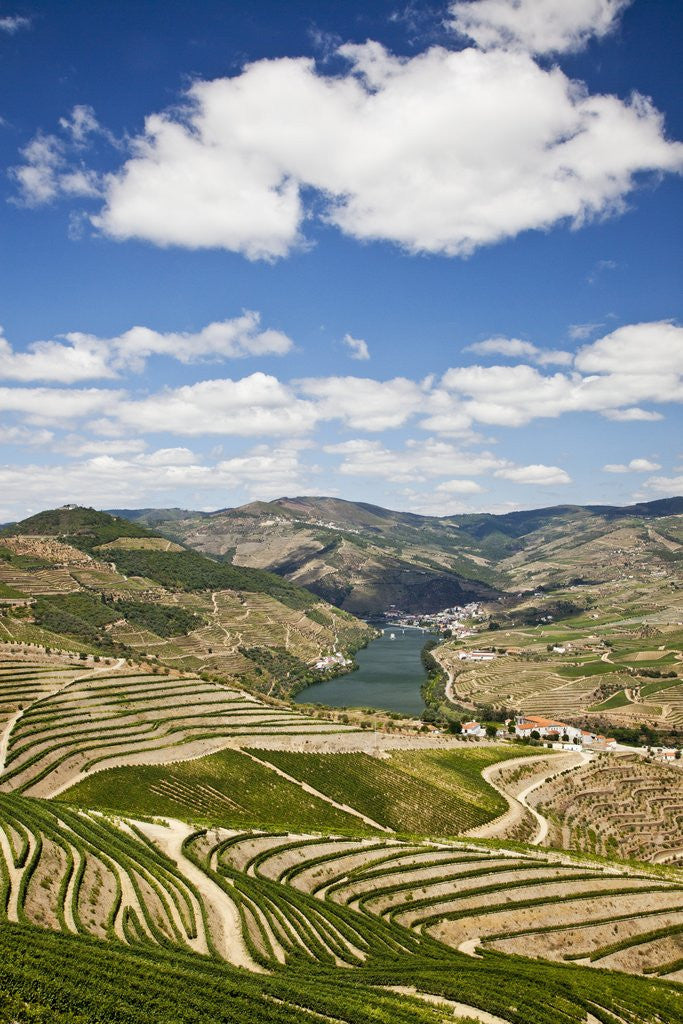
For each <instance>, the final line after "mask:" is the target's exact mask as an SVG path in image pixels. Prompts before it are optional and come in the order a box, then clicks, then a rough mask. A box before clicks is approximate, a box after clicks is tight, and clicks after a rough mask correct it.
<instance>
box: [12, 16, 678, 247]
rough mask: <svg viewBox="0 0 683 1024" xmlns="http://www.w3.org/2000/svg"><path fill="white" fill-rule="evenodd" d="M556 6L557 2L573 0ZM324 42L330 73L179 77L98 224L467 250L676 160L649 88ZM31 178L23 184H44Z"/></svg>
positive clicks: (504, 58)
mask: <svg viewBox="0 0 683 1024" xmlns="http://www.w3.org/2000/svg"><path fill="white" fill-rule="evenodd" d="M541 2H543V5H544V7H546V6H547V3H548V0H533V3H534V4H539V3H541ZM561 2H562V5H563V7H564V6H566V8H567V9H569V10H570V11H571V10H572V9H573V8H574V7H576V3H577V2H579V0H576V2H574V3H572V4H566V5H565V4H564V0H561ZM595 2H596V3H597V2H598V0H595ZM558 4H559V0H558ZM587 5H588V0H580V7H581V9H582V10H583V11H584V14H582V15H581V18H583V17H584V16H585V9H586V7H587ZM592 6H593V4H591V7H592ZM615 6H616V4H615V3H610V2H609V0H602V2H601V3H600V7H601V8H603V7H604V8H607V7H609V8H610V9H611V8H614V7H615ZM523 7H524V11H523V13H525V9H526V8H527V3H526V2H524V5H523ZM591 17H593V15H591ZM566 20H567V19H565V21H566ZM568 20H569V21H571V20H572V16H571V15H570V16H568ZM575 20H577V21H579V22H580V21H581V19H580V18H578V16H577V18H576V19H575ZM593 27H594V28H599V24H598V22H596V21H595V19H593ZM562 32H563V38H566V36H565V35H564V29H563V30H562ZM338 52H339V55H340V56H341V57H343V58H345V59H346V60H347V61H348V65H349V68H348V71H347V72H346V73H342V74H338V75H335V76H331V75H329V74H323V73H320V72H319V70H318V69H317V68H316V65H315V63H314V61H312V60H310V59H307V58H281V59H273V60H260V61H256V62H255V63H253V64H250V65H248V66H247V67H245V69H244V70H243V71H242V72H241V74H239V75H236V76H234V77H232V78H221V79H216V80H214V81H199V82H196V83H194V84H193V85H192V86H191V88H190V89H189V90H188V93H187V95H186V97H185V103H184V106H183V107H182V108H181V109H180V110H179V109H178V108H174V109H172V110H168V111H165V112H162V113H157V114H152V115H151V116H149V117H148V118H147V120H146V122H145V130H144V133H143V134H142V135H141V136H140V137H138V138H137V139H136V140H134V142H133V145H132V155H131V156H130V157H129V159H128V160H127V161H126V162H125V163H124V165H123V166H122V167H121V168H120V169H119V170H118V171H116V172H115V173H113V174H111V175H109V177H108V178H107V179H106V183H105V188H106V202H105V205H104V207H103V209H102V210H101V211H100V213H99V214H98V215H97V216H96V217H95V218H94V223H95V224H96V226H98V227H99V229H100V230H101V231H102V232H103V233H104V234H107V235H109V236H110V237H112V238H115V239H119V240H123V239H130V238H141V239H145V240H147V241H151V242H153V243H154V244H156V245H160V246H169V245H180V246H185V247H187V248H191V249H196V248H223V249H228V250H231V251H235V252H240V253H243V254H244V255H245V256H246V257H247V258H249V259H276V258H278V257H283V256H285V255H287V254H288V253H289V252H290V251H291V250H292V249H293V248H295V247H297V246H300V245H301V244H302V237H301V231H302V227H303V224H304V222H305V219H306V218H307V217H309V216H314V215H319V216H321V217H322V219H323V220H325V221H326V222H328V223H330V224H333V225H336V227H338V228H339V229H340V230H341V231H343V232H344V233H346V234H348V235H351V236H352V237H355V238H358V239H363V240H369V239H383V240H388V241H391V242H394V243H396V244H398V245H400V246H402V247H404V248H405V249H407V250H409V251H413V252H433V253H444V254H446V255H450V256H454V255H467V254H469V253H471V252H472V251H473V250H475V249H476V248H478V247H479V246H482V245H486V244H491V243H494V242H497V241H499V240H501V239H505V238H511V237H514V236H515V235H517V234H518V233H519V232H521V231H525V230H529V229H541V230H543V229H547V228H549V227H551V226H552V225H554V224H557V223H558V222H561V221H566V220H568V221H571V222H572V223H573V224H574V225H581V224H582V223H584V222H585V221H586V220H589V219H590V218H593V217H597V216H603V215H606V214H610V213H614V212H616V211H619V210H621V209H622V206H623V203H624V198H625V196H626V195H627V194H628V193H629V192H630V191H631V190H632V189H633V188H634V186H635V183H636V181H635V179H636V176H637V175H639V174H641V172H646V171H655V172H664V171H674V170H680V168H681V166H682V164H683V157H682V154H683V147H682V146H680V145H678V144H674V143H671V142H669V141H667V139H666V138H665V135H664V129H663V123H662V118H661V115H660V114H659V113H658V111H657V110H655V109H654V107H653V106H652V104H651V103H650V102H649V101H648V100H647V99H645V98H644V97H642V96H639V95H637V94H636V95H633V96H632V97H630V98H629V99H628V100H626V101H623V100H621V99H619V98H617V97H615V96H609V95H594V96H593V95H590V94H589V93H588V92H587V91H586V89H585V87H584V86H582V85H580V84H579V83H577V82H576V81H573V80H571V79H570V78H568V77H567V76H566V75H565V74H564V73H563V72H562V71H561V70H560V69H559V68H558V67H552V68H544V67H541V66H540V65H539V64H537V63H536V62H535V61H534V60H533V59H532V57H530V56H529V55H528V54H525V53H520V52H508V51H506V50H491V51H488V52H482V51H480V50H476V49H473V48H469V49H464V50H460V51H449V50H447V49H444V48H441V47H432V48H431V49H429V50H426V51H424V52H423V53H420V54H418V55H417V56H414V57H409V58H408V57H398V56H394V55H392V54H390V53H389V52H388V51H387V50H385V49H384V48H383V47H382V46H381V45H380V44H379V43H376V42H367V43H365V44H363V45H351V44H347V45H345V46H342V47H340V49H339V51H338ZM29 164H30V161H29ZM50 170H51V169H50V167H49V166H48V172H50ZM17 175H18V176H19V180H20V181H22V180H23V179H22V177H21V170H20V171H18V172H17ZM47 179H48V187H47V189H46V188H45V187H43V188H42V189H37V192H38V193H39V194H40V195H42V196H45V197H46V198H51V196H50V194H49V193H50V173H48V174H47ZM24 184H25V186H26V183H25V182H24ZM52 188H53V191H54V185H52ZM309 193H310V194H311V196H312V202H311V204H310V205H309V204H308V201H307V197H308V195H309Z"/></svg>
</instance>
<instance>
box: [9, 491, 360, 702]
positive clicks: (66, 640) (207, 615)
mask: <svg viewBox="0 0 683 1024" xmlns="http://www.w3.org/2000/svg"><path fill="white" fill-rule="evenodd" d="M0 588H4V592H5V594H6V595H8V596H5V598H4V599H3V602H2V604H0V639H2V638H6V639H7V640H9V641H12V640H14V641H20V642H28V643H37V644H42V645H43V646H45V647H50V648H53V649H65V650H74V651H81V652H86V653H93V654H94V653H99V654H103V653H104V654H109V655H116V656H118V655H124V656H135V657H137V658H144V657H150V658H154V659H157V660H158V661H160V662H163V663H165V664H168V665H172V666H173V667H176V668H180V669H183V670H185V671H202V672H205V673H209V674H211V675H212V676H213V677H215V678H220V679H223V680H230V679H232V680H234V681H239V682H240V683H241V684H243V685H247V686H249V687H250V688H251V689H253V690H257V691H262V692H266V693H269V694H271V695H274V696H287V695H289V694H290V693H292V692H296V690H298V689H301V688H302V687H303V686H306V685H307V684H308V683H310V682H314V681H316V680H318V679H320V678H324V677H325V675H326V674H329V673H330V672H334V671H338V670H339V669H338V668H337V669H335V668H334V667H333V668H332V669H330V670H328V671H327V672H325V671H322V672H321V671H320V670H317V669H315V668H314V666H315V663H316V662H317V661H319V660H320V659H321V658H322V657H324V656H325V655H329V654H333V653H337V654H340V655H341V654H344V655H350V654H352V653H353V652H354V651H355V650H357V649H358V647H359V646H362V645H363V644H364V643H366V642H367V640H368V639H369V638H370V637H371V636H372V630H371V629H370V628H369V627H368V626H367V625H366V624H365V623H362V622H360V621H359V620H357V619H354V618H353V616H351V615H348V614H346V613H344V612H341V611H340V610H338V609H336V608H334V607H332V606H331V605H327V604H325V602H323V601H321V600H319V599H318V598H316V597H314V596H313V595H312V594H310V593H309V592H308V591H305V590H303V589H301V588H300V587H297V586H295V585H293V584H291V583H289V582H287V581H286V580H282V579H281V578H280V577H278V576H274V575H272V574H270V573H266V572H262V571H260V570H255V569H249V568H239V567H233V566H231V565H229V564H227V563H225V562H219V561H216V560H212V559H208V558H204V557H203V556H201V555H199V554H197V553H196V552H194V551H189V550H187V549H185V548H183V547H181V546H180V545H178V544H174V543H172V542H171V541H169V540H167V539H166V538H163V537H159V536H157V535H154V534H152V533H150V531H148V530H146V529H144V528H143V527H140V526H137V525H135V524H132V523H130V522H128V521H127V520H125V519H117V518H115V517H112V516H109V515H106V514H105V513H100V512H96V511H94V510H93V509H79V508H67V509H56V510H53V511H51V512H44V513H39V514H38V515H37V516H33V517H31V518H30V519H28V520H25V521H24V522H22V523H18V524H15V525H14V526H12V527H11V528H8V529H6V530H4V531H2V536H1V537H0ZM0 596H1V595H0ZM13 596H14V598H15V599H16V600H14V601H13V600H12V597H13Z"/></svg>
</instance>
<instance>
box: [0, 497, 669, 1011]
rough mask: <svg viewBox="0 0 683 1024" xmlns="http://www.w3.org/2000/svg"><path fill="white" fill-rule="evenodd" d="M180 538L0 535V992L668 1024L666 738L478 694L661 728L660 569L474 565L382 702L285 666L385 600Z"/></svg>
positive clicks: (29, 524) (326, 650) (96, 526)
mask: <svg viewBox="0 0 683 1024" xmlns="http://www.w3.org/2000/svg"><path fill="white" fill-rule="evenodd" d="M184 543H185V542H184V541H182V540H180V539H172V538H170V537H163V536H162V535H160V534H157V533H155V532H154V530H150V529H148V528H147V526H144V525H142V524H141V523H136V522H133V521H131V520H130V519H126V518H121V517H119V518H116V517H112V516H109V515H106V514H103V513H95V512H93V511H92V510H88V509H67V510H64V509H62V510H55V511H54V512H51V513H44V514H40V515H39V516H38V517H33V519H32V520H27V521H25V522H24V523H20V524H16V525H15V526H12V527H9V528H8V529H6V530H5V532H4V534H3V536H2V537H1V538H0V554H1V556H2V557H1V558H0V575H2V584H3V586H4V588H6V590H5V594H4V595H3V598H2V600H3V607H2V614H0V632H2V634H3V639H4V643H2V644H0V730H1V738H0V918H1V923H0V943H2V948H3V958H2V966H0V1009H2V1012H3V1013H5V1016H6V1019H8V1020H14V1019H16V1020H17V1021H20V1022H21V1024H24V1019H26V1021H27V1022H28V1020H29V1019H31V1020H33V1019H35V1020H38V1021H40V1022H41V1024H42V1021H45V1024H47V1022H48V1021H49V1022H50V1024H52V1022H53V1021H57V1022H58V1024H82V1022H81V1019H79V1018H78V1016H76V1015H74V1014H75V1011H74V1009H73V1007H74V1006H77V1007H78V1008H79V1010H78V1012H79V1013H81V1014H84V1015H85V1018H84V1019H85V1020H87V1021H88V1022H89V1021H90V1020H91V1019H92V1020H94V1019H96V1018H94V1017H92V1013H93V1012H95V1011H94V1006H95V1003H94V1000H95V998H96V1001H97V1007H98V1009H97V1013H99V1014H101V1013H102V1012H105V1011H106V1016H107V1019H108V1020H111V1021H114V1022H117V1021H121V1022H122V1024H124V1022H125V1024H133V1021H137V1020H139V1019H148V1020H151V1021H152V1022H154V1024H168V1022H169V1021H174V1024H176V1022H178V1024H198V1022H199V1021H204V1020H212V1021H213V1020H216V1021H222V1020H225V1021H226V1022H227V1021H228V1020H230V1021H231V1022H232V1021H234V1020H235V1019H240V1017H239V1014H240V1013H241V1014H242V1019H244V1020H247V1019H248V1020H249V1021H259V1020H262V1019H263V1020H264V1021H265V1019H266V1018H267V1019H268V1020H269V1021H272V1020H278V1021H280V1022H282V1024H284V1022H287V1024H289V1022H290V1021H291V1024H304V1022H305V1024H317V1022H319V1021H320V1020H321V1019H324V1020H328V1019H330V1018H332V1019H334V1020H335V1021H342V1022H344V1024H346V1022H348V1024H359V1022H360V1024H365V1022H367V1024H371V1022H372V1024H376V1022H377V1021H387V1022H389V1021H392V1024H393V1022H394V1021H399V1022H401V1024H412V1022H416V1024H417V1022H424V1024H437V1022H444V1021H445V1020H446V1019H449V1020H452V1019H456V1020H459V1021H462V1022H467V1024H469V1022H471V1021H475V1022H477V1024H484V1022H486V1024H490V1022H491V1021H495V1022H496V1024H556V1022H557V1021H558V1020H562V1021H566V1022H568V1024H573V1022H576V1024H579V1022H581V1024H586V1022H592V1024H595V1022H600V1024H612V1021H615V1020H618V1021H619V1022H620V1024H644V1022H648V1024H650V1022H654V1021H657V1022H658V1024H660V1022H661V1024H677V1021H678V1020H679V1019H680V1017H681V1013H682V1012H683V989H682V988H681V982H683V848H682V846H681V842H680V821H681V813H683V810H682V809H683V785H682V782H681V780H682V779H683V774H682V769H681V767H680V762H678V761H675V760H672V761H671V762H670V763H666V764H665V763H663V762H661V761H659V760H657V757H656V756H655V754H654V753H648V749H647V747H646V745H645V744H646V743H647V742H648V736H649V734H648V735H646V736H641V737H640V738H639V745H637V746H636V747H635V748H634V750H633V751H632V750H629V749H627V748H626V747H625V746H624V744H620V745H619V750H618V751H617V752H609V753H601V752H599V751H598V750H597V749H595V750H593V749H591V748H590V747H589V746H587V747H585V748H584V749H583V750H580V751H579V752H578V753H577V752H574V751H572V750H570V749H565V750H558V749H549V748H548V746H544V745H543V743H542V742H541V743H539V742H535V741H533V742H519V741H515V740H514V739H513V738H512V736H511V733H510V732H509V730H508V729H507V728H506V727H505V726H504V724H503V722H502V721H501V718H502V717H504V716H505V714H506V713H507V710H508V709H512V710H513V711H515V712H518V713H520V714H533V713H534V712H535V711H538V712H539V713H543V714H549V713H551V712H552V714H553V715H554V716H556V717H561V718H562V720H563V721H567V720H569V721H579V720H580V721H584V720H585V721H586V722H588V721H590V722H593V723H594V726H595V729H596V731H597V728H598V727H600V728H603V727H605V728H608V727H609V728H617V729H618V728H621V727H623V728H624V729H628V728H631V729H634V728H636V729H637V728H641V727H642V728H646V729H650V730H652V733H651V736H650V742H652V737H655V738H658V737H660V736H664V735H666V736H667V737H673V736H674V735H677V730H678V718H677V711H676V708H677V705H676V693H677V689H678V688H679V687H680V686H683V678H682V677H681V659H680V646H681V629H680V626H679V621H678V619H679V616H681V611H680V596H679V595H680V591H679V590H678V589H677V586H675V585H674V584H676V583H677V579H676V577H675V574H674V575H673V576H672V575H670V574H667V575H665V576H661V575H657V573H658V572H659V570H654V571H651V570H650V569H649V568H648V569H647V570H642V571H641V570H639V571H638V576H637V578H635V574H630V573H628V574H623V573H621V574H617V576H616V577H613V578H605V579H603V580H601V581H600V582H593V583H590V584H589V583H582V584H578V583H576V582H571V581H567V583H566V584H562V586H560V587H559V589H558V588H551V587H549V586H546V585H542V584H537V585H536V586H535V587H534V589H532V590H530V591H526V592H517V593H515V594H513V593H511V592H510V591H503V590H499V589H496V590H494V589H493V588H492V587H491V589H490V590H489V591H488V593H489V595H493V596H490V597H489V598H486V597H485V596H484V594H485V592H486V587H487V586H490V585H489V584H486V585H483V589H482V590H481V591H479V592H478V594H477V597H476V598H472V600H471V601H468V602H466V603H465V606H464V607H463V608H462V611H461V612H458V611H457V610H456V612H454V613H453V615H452V616H451V620H450V622H449V625H448V627H447V628H448V631H449V632H450V634H451V635H450V636H449V635H447V634H445V635H442V636H432V637H430V635H429V633H428V632H427V633H422V632H421V631H414V637H411V641H412V639H414V638H417V639H415V643H414V644H413V647H414V648H415V650H414V652H413V653H414V655H415V657H416V659H417V660H418V661H419V657H418V655H419V651H420V648H421V647H422V645H423V643H424V641H427V640H430V642H431V643H432V644H433V645H434V644H435V646H432V649H431V651H428V652H423V654H424V659H425V660H424V665H421V666H420V668H421V672H420V674H419V675H418V678H417V679H416V687H417V688H419V683H420V679H423V680H424V679H425V677H426V681H425V682H424V683H423V694H424V695H425V698H426V700H427V709H426V713H425V714H423V715H419V714H413V715H410V716H402V715H401V714H399V713H396V712H386V711H385V712H382V711H372V710H370V709H369V708H367V707H362V706H361V708H360V709H359V710H358V711H354V710H353V709H352V708H346V709H345V708H344V707H338V708H336V709H335V708H331V707H328V706H324V705H322V704H321V703H319V702H316V701H315V694H316V687H315V686H312V687H311V684H312V683H314V682H315V680H316V679H317V678H320V677H321V675H322V676H323V677H324V675H325V672H329V671H332V672H334V671H337V670H338V669H342V668H343V667H344V666H343V664H342V661H343V660H347V659H350V658H352V657H353V656H354V654H355V653H356V652H357V651H359V649H361V648H362V646H363V645H364V644H366V643H368V642H370V643H371V644H372V645H373V646H372V647H371V650H372V651H373V652H374V651H376V652H380V653H381V651H382V650H383V648H382V646H381V645H382V643H384V644H386V646H387V648H388V649H389V650H390V651H391V650H394V649H396V650H398V648H399V647H400V641H399V639H398V637H397V639H395V640H394V641H392V640H391V638H390V637H391V631H392V629H393V630H394V631H397V630H402V629H403V628H404V627H403V626H398V625H396V626H393V627H392V626H389V627H384V628H385V635H384V636H381V635H379V638H378V631H377V630H376V629H375V628H374V627H372V626H368V625H367V624H366V623H364V622H363V621H362V620H359V619H357V618H354V616H353V615H352V614H351V613H350V612H349V611H348V610H346V609H345V608H341V609H340V608H337V607H336V606H334V605H331V604H329V603H326V602H325V600H324V599H323V598H321V597H320V596H319V595H317V594H316V595H313V594H311V593H309V592H308V591H307V590H303V589H301V588H300V587H299V586H298V584H297V583H295V582H294V581H293V580H290V579H286V578H283V577H280V576H278V575H277V574H271V573H269V572H267V571H264V570H262V569H259V568H255V567H250V566H246V567H245V566H239V565H235V564H234V562H230V561H225V560H220V558H216V557H215V556H214V557H207V556H205V555H203V554H201V553H198V552H195V551H193V550H191V549H190V548H188V547H185V546H184ZM534 571H535V570H534ZM653 573H654V574H653ZM603 575H604V576H605V577H607V576H608V574H607V573H606V572H605V573H603ZM500 583H502V580H499V584H500ZM458 603H459V602H457V601H453V600H449V603H448V605H447V606H446V605H443V606H441V607H451V608H453V607H454V605H457V604H458ZM438 611H439V607H436V606H435V607H434V609H433V610H432V611H431V612H427V613H426V614H428V615H430V614H432V615H433V614H438ZM399 613H400V609H397V611H396V612H395V614H394V618H395V619H396V621H400V614H399ZM403 614H404V615H410V614H413V613H410V612H408V611H407V609H403ZM417 614H418V615H419V614H420V613H417ZM423 628H425V629H429V624H428V623H426V624H425V625H424V626H423ZM407 632H408V633H410V631H409V630H408V631H407ZM400 636H401V637H403V636H404V634H403V633H402V632H401V633H400ZM377 638H378V639H377ZM392 645H393V646H392ZM360 653H361V657H360V659H359V660H360V661H361V663H362V660H363V653H364V652H363V651H362V650H361V651H360ZM368 653H370V651H368ZM337 655H339V658H337ZM382 657H384V656H382ZM399 660H400V659H399ZM319 664H324V665H325V666H328V665H329V666H330V668H329V669H328V668H327V667H326V668H325V669H320V668H316V667H315V666H316V665H319ZM387 668H388V669H389V674H390V675H391V669H390V665H389V663H387ZM348 679H349V681H350V685H352V684H353V679H354V674H352V675H350V676H349V677H348ZM359 679H360V680H361V684H360V685H361V687H362V664H361V672H360V673H359ZM327 685H332V684H331V683H323V684H322V686H323V688H324V686H327ZM334 685H335V686H337V685H338V686H340V687H342V688H343V686H344V685H345V677H344V676H340V677H339V679H338V680H336V681H335V682H334ZM366 685H369V684H366ZM302 687H305V689H301V688H302ZM297 690H300V694H299V698H298V702H297V703H293V702H292V699H291V698H292V694H293V693H295V692H296V691H297ZM359 692H362V689H361V690H359ZM622 694H623V695H624V696H623V697H622ZM459 701H462V704H460V703H459ZM469 707H472V708H474V709H475V714H477V715H479V716H480V717H482V718H484V717H485V716H486V715H493V716H496V715H497V720H496V719H495V718H494V721H493V722H491V719H490V718H487V719H486V721H487V724H488V725H489V726H491V727H492V729H491V733H492V735H491V738H489V737H488V736H487V735H486V733H484V731H483V730H482V733H481V735H477V736H476V737H475V738H472V737H470V736H469V734H467V733H466V732H465V731H463V730H462V727H460V728H456V725H457V726H459V725H460V722H461V721H464V720H465V716H466V715H468V716H470V717H472V712H471V711H469ZM643 708H648V714H647V716H645V717H644V716H643V710H642V709H643ZM629 709H630V713H629ZM416 710H417V708H416ZM451 725H452V726H453V727H451ZM561 745H562V744H559V746H561ZM94 962H96V963H97V968H98V971H99V977H100V978H101V982H100V985H99V991H98V993H97V996H96V997H95V996H94V995H93V994H88V993H87V992H84V991H83V989H82V987H81V986H79V984H78V981H77V976H78V972H79V971H84V970H86V971H87V970H92V964H93V963H94ZM407 979H409V980H410V985H407ZM143 992H144V1007H145V1009H144V1011H143V1010H142V1009H141V1007H142V1006H143V996H142V993H143ZM226 992H229V993H230V998H229V999H227V1000H225V1001H224V994H225V993H226ZM75 993H77V995H76V994H75ZM89 1000H90V1002H89ZM150 1000H151V1001H150ZM103 1008H105V1010H103ZM236 1013H237V1016H236ZM615 1013H616V1014H617V1016H615ZM10 1014H11V1016H9V1015H10ZM22 1014H23V1015H24V1016H23V1017H22ZM26 1014H32V1015H33V1016H32V1017H31V1018H29V1017H26V1016H25V1015H26ZM88 1015H90V1016H88Z"/></svg>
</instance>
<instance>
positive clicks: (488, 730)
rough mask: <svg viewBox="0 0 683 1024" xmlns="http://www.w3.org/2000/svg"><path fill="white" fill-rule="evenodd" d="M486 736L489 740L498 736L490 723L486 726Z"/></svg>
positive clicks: (496, 730)
mask: <svg viewBox="0 0 683 1024" xmlns="http://www.w3.org/2000/svg"><path fill="white" fill-rule="evenodd" d="M486 735H487V736H488V738H489V739H490V740H492V739H493V738H494V736H497V735H498V729H497V728H496V727H495V725H493V724H492V723H491V722H489V724H488V725H487V726H486Z"/></svg>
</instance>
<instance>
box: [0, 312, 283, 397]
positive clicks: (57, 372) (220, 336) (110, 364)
mask: <svg viewBox="0 0 683 1024" xmlns="http://www.w3.org/2000/svg"><path fill="white" fill-rule="evenodd" d="M292 347H293V342H292V340H291V339H290V338H288V337H287V335H286V334H283V333H282V332H281V331H275V330H271V329H266V330H261V329H260V314H259V313H255V312H252V311H246V312H244V313H243V314H242V316H239V317H235V318H234V319H232V320H222V321H218V322H215V323H210V324H207V326H206V327H203V328H202V329H201V330H199V331H196V332H191V331H180V332H178V331H171V332H168V333H161V332H159V331H154V330H152V329H151V328H149V327H131V328H130V330H128V331H125V332H124V333H123V334H120V335H118V336H117V337H114V338H98V337H96V336H95V335H92V334H84V333H82V332H80V331H70V332H68V333H67V334H64V335H61V336H60V339H59V340H50V341H36V342H33V343H32V344H31V345H29V346H28V349H27V351H25V352H16V351H14V349H13V348H12V346H11V345H10V343H9V341H8V340H7V339H6V338H5V337H4V336H3V334H2V328H0V379H3V378H4V379H6V380H20V381H28V380H51V381H57V382H60V383H73V382H75V381H80V380H89V379H93V378H106V377H116V376H118V374H119V373H120V372H121V371H123V370H134V371H136V372H142V371H143V370H144V368H145V363H146V361H147V359H148V358H149V357H150V356H154V355H157V356H167V357H169V358H173V359H177V360H179V361H180V362H182V363H195V362H200V361H203V360H222V359H237V358H242V357H245V356H265V355H284V354H285V353H287V352H289V351H290V350H291V349H292Z"/></svg>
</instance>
